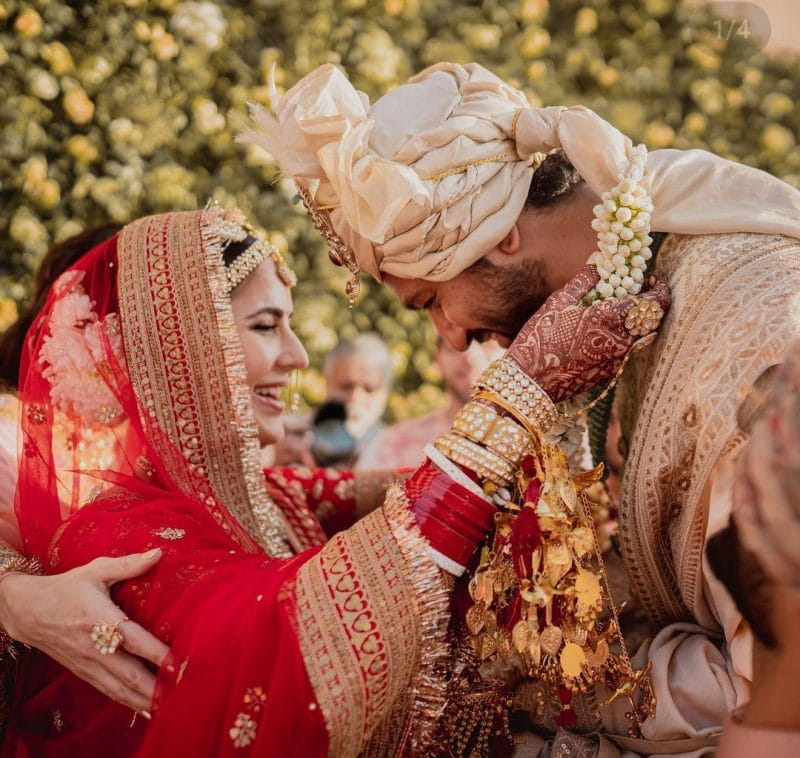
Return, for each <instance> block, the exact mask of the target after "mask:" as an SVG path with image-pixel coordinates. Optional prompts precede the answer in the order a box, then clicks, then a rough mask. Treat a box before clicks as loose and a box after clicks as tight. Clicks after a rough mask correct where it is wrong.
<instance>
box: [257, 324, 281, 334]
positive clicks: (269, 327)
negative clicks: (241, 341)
mask: <svg viewBox="0 0 800 758" xmlns="http://www.w3.org/2000/svg"><path fill="white" fill-rule="evenodd" d="M250 328H251V329H252V330H253V331H254V332H261V333H262V334H269V333H271V332H274V331H275V330H276V329H277V328H278V325H277V324H253V326H251V327H250Z"/></svg>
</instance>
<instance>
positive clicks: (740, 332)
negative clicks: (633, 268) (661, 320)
mask: <svg viewBox="0 0 800 758" xmlns="http://www.w3.org/2000/svg"><path fill="white" fill-rule="evenodd" d="M798 261H800V256H799V255H798V246H797V241H796V240H792V239H789V238H787V237H777V236H767V235H755V234H738V235H706V236H696V237H691V236H679V235H670V237H668V238H667V240H666V241H665V242H664V245H663V246H662V249H661V251H660V253H659V256H658V265H657V272H658V273H660V274H662V275H666V278H667V280H668V281H669V284H670V288H671V290H672V297H673V304H672V309H671V310H670V313H669V314H668V316H667V320H666V321H665V324H664V327H663V329H662V333H661V336H660V337H659V339H658V341H657V342H656V343H655V344H654V345H653V347H652V348H651V349H650V350H648V351H645V352H644V353H642V354H641V355H640V356H636V357H635V358H634V360H632V361H631V365H630V366H629V370H628V371H627V372H626V375H625V377H624V379H623V382H622V384H621V386H620V393H619V395H620V396H619V407H620V417H621V419H622V421H623V425H625V424H626V423H627V424H632V423H633V420H634V419H635V425H634V426H633V430H632V432H633V433H632V436H630V437H629V439H630V451H631V452H630V455H629V456H628V459H627V461H626V463H625V474H624V478H623V486H622V499H621V504H620V529H621V538H622V539H621V546H622V552H623V556H624V558H625V563H626V566H627V569H628V572H629V575H630V577H631V581H632V583H633V586H634V591H635V592H636V595H637V597H638V598H639V600H640V601H641V602H642V605H643V607H644V609H645V611H646V612H647V614H648V615H649V616H650V618H651V619H652V620H653V621H655V622H657V623H660V624H664V623H668V622H669V621H672V620H676V619H684V618H687V617H690V616H691V614H692V612H693V610H694V608H695V607H696V605H697V602H698V600H699V596H700V595H701V593H702V585H701V582H700V567H701V562H702V552H703V547H704V544H705V533H706V518H707V514H706V512H705V505H706V501H707V499H708V498H707V497H706V496H705V494H707V493H706V490H707V484H708V481H709V476H710V474H711V472H712V471H713V468H714V466H715V465H716V463H717V461H718V460H719V459H720V457H721V456H722V455H723V453H724V452H725V451H726V450H727V449H728V448H729V447H730V445H729V441H730V440H731V439H732V438H733V437H734V436H736V434H737V430H736V416H737V407H738V405H739V403H740V402H741V400H742V399H743V396H744V393H745V391H746V389H747V388H748V387H749V386H752V384H753V383H754V382H755V381H756V380H757V378H758V377H759V376H760V375H761V374H762V373H763V371H764V370H765V369H766V368H767V367H768V366H770V365H771V364H773V363H775V362H777V361H779V360H780V357H781V355H782V354H783V351H784V350H785V347H786V345H787V344H788V342H789V340H790V339H791V338H792V336H793V335H795V334H797V333H798V331H799V330H800V323H798V318H797V308H798V306H799V305H800V295H798V293H800V289H799V288H798V283H799V282H800V264H799V263H798ZM792 303H794V309H795V310H794V311H793V310H792ZM793 314H794V315H793ZM626 405H627V407H626ZM704 493H705V494H704Z"/></svg>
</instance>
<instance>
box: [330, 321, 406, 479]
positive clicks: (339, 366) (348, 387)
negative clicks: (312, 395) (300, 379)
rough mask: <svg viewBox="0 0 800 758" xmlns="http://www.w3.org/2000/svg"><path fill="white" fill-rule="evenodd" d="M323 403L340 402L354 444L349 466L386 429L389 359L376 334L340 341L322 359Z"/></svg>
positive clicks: (389, 381)
mask: <svg viewBox="0 0 800 758" xmlns="http://www.w3.org/2000/svg"><path fill="white" fill-rule="evenodd" d="M324 373H325V383H326V395H327V396H326V401H336V400H338V401H340V402H341V403H343V404H344V406H345V409H346V411H347V420H346V423H345V426H346V428H347V431H348V432H349V433H350V434H351V435H352V437H353V439H354V440H355V443H356V449H355V457H354V458H353V459H352V460H351V462H350V463H351V464H356V465H357V464H358V461H359V459H360V456H361V455H362V454H363V452H364V451H365V450H367V449H368V448H369V446H371V445H372V444H373V443H374V442H375V440H376V439H377V437H378V435H379V434H380V433H381V431H383V429H384V428H385V425H384V422H383V414H384V413H385V412H386V404H387V403H388V401H389V392H390V390H391V388H392V378H393V371H392V357H391V355H390V354H389V349H388V348H387V347H386V343H385V342H384V341H383V340H382V339H381V338H380V337H379V336H378V335H377V334H360V335H358V337H354V338H353V339H351V340H343V341H342V342H340V343H339V344H338V345H337V346H336V347H335V348H334V349H333V350H331V352H330V353H329V354H328V356H327V358H326V359H325V369H324Z"/></svg>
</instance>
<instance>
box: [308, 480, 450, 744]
mask: <svg viewBox="0 0 800 758" xmlns="http://www.w3.org/2000/svg"><path fill="white" fill-rule="evenodd" d="M406 512H407V503H406V501H405V496H404V494H403V492H402V489H401V488H400V487H396V488H393V489H392V491H391V492H390V493H389V495H388V498H387V506H386V507H384V508H382V509H380V510H378V511H375V512H374V513H372V514H370V515H369V516H367V517H365V518H364V519H362V520H361V521H360V522H359V523H358V524H356V526H354V527H352V528H351V529H349V530H347V531H346V532H343V533H341V534H339V535H337V536H336V537H334V538H333V539H332V540H331V541H330V542H329V543H328V544H327V545H326V546H325V548H323V550H322V551H321V552H320V553H319V554H318V555H317V556H315V558H313V559H312V560H311V561H309V562H308V563H306V564H305V565H304V566H303V567H302V568H301V569H300V572H299V574H298V579H297V609H298V610H297V612H298V627H299V630H300V644H301V648H302V651H303V656H304V659H305V662H306V668H307V670H308V673H309V678H310V680H311V684H312V686H313V688H314V692H315V694H316V697H317V701H318V703H319V705H320V708H321V709H322V713H323V715H324V717H325V721H326V724H327V727H328V734H329V736H330V743H329V745H330V746H329V754H330V755H331V756H337V758H339V757H340V756H341V757H346V756H356V755H359V754H360V753H361V752H362V751H364V750H365V748H366V747H367V745H368V741H369V739H370V737H371V736H372V735H373V734H375V732H376V730H377V729H378V727H379V726H380V725H381V723H382V722H384V721H385V720H386V719H387V718H392V717H395V718H396V716H397V714H398V710H400V711H402V712H403V713H406V714H408V713H409V712H410V710H411V707H412V705H414V698H415V697H417V698H419V697H422V698H423V701H424V702H423V706H424V707H427V708H430V707H435V706H436V705H437V704H438V700H437V697H436V695H435V694H434V690H435V683H434V682H433V681H422V680H421V679H420V677H421V676H423V670H425V672H426V673H425V674H424V676H427V675H428V672H427V668H429V667H430V659H438V657H439V656H441V655H442V654H443V651H442V647H443V646H444V632H445V628H446V620H447V589H446V587H445V585H444V583H443V581H442V579H441V578H440V576H439V572H438V570H437V569H436V567H435V566H434V564H433V563H432V562H431V561H430V560H429V559H428V558H427V554H426V550H425V546H424V543H423V541H422V540H421V538H419V537H418V536H416V535H414V534H413V533H412V531H411V529H410V528H409V527H407V526H406V524H405V522H407V521H408V519H407V517H406V516H405V513H406ZM426 667H427V668H426ZM415 677H417V679H418V681H416V682H415ZM412 683H414V685H415V686H412ZM426 687H427V689H426ZM442 687H443V685H442ZM403 701H405V702H403ZM442 705H443V700H442ZM419 723H420V725H422V723H423V721H422V720H421V719H420V721H419ZM380 731H381V742H382V745H383V746H384V747H383V749H386V734H385V733H384V730H380ZM392 737H393V739H394V740H399V739H401V738H402V737H403V735H402V730H397V731H396V733H395V734H394V735H392Z"/></svg>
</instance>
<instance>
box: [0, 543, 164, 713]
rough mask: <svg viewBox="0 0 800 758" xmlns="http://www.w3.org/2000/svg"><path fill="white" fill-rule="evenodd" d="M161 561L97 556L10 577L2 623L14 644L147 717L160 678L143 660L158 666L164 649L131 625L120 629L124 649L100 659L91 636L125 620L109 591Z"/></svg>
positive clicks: (1, 599)
mask: <svg viewBox="0 0 800 758" xmlns="http://www.w3.org/2000/svg"><path fill="white" fill-rule="evenodd" d="M160 557H161V551H160V550H156V551H152V552H151V553H141V554H136V555H127V556H123V557H120V558H97V559H95V560H93V561H92V562H91V563H88V564H87V565H85V566H80V567H79V568H76V569H73V570H72V571H66V572H64V573H63V574H56V575H54V576H30V575H28V574H10V575H9V576H7V577H5V578H4V579H3V581H2V582H0V625H2V628H3V629H5V631H6V633H7V634H8V635H9V636H10V637H11V638H13V639H15V640H17V641H18V642H22V643H24V644H26V645H30V646H31V647H35V648H37V649H39V650H41V651H42V652H43V653H46V654H47V655H49V656H50V657H51V658H53V659H54V660H55V661H57V662H58V663H60V664H61V665H62V666H64V667H65V668H67V669H69V670H70V671H71V672H72V673H73V674H75V675H76V676H78V677H80V678H81V679H84V680H85V681H87V682H89V683H90V684H92V685H93V686H94V687H96V688H97V689H98V690H100V691H101V692H103V693H104V694H105V695H107V696H108V697H110V698H112V699H114V700H116V701H118V702H120V703H122V704H123V705H125V706H127V707H129V708H133V709H134V710H136V711H149V709H150V706H151V703H152V701H153V693H154V691H155V682H156V680H155V675H154V674H153V673H152V671H151V670H150V669H148V668H147V666H146V665H145V664H144V663H143V661H142V660H141V659H144V660H146V661H150V662H151V663H152V664H153V665H154V666H156V667H158V666H160V665H161V662H162V661H163V660H164V657H165V656H166V654H167V652H169V650H168V648H167V646H166V645H164V643H163V642H161V641H160V640H158V639H157V638H155V637H154V636H153V635H151V634H150V633H149V632H148V631H147V630H145V629H144V628H142V627H141V626H139V625H138V624H136V623H134V622H133V621H125V622H123V623H122V624H121V625H120V627H119V631H120V632H121V633H122V635H123V643H122V645H120V647H119V649H118V650H117V652H116V653H114V654H113V655H102V654H101V653H100V652H99V651H98V650H97V648H95V646H94V643H93V642H92V639H91V637H90V634H91V629H92V626H93V625H94V624H95V623H97V622H98V621H106V622H108V623H110V624H114V623H116V622H117V621H119V620H120V619H122V618H124V614H123V612H122V611H121V610H120V609H119V608H118V607H117V606H116V605H114V603H113V602H112V600H111V598H110V597H109V592H108V590H109V588H110V587H111V586H112V585H113V584H115V583H116V582H119V581H122V580H124V579H131V578H133V577H136V576H140V575H141V574H144V573H145V572H147V571H149V570H150V569H151V568H153V566H154V565H155V564H156V563H157V562H158V560H159V558H160Z"/></svg>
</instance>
